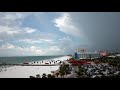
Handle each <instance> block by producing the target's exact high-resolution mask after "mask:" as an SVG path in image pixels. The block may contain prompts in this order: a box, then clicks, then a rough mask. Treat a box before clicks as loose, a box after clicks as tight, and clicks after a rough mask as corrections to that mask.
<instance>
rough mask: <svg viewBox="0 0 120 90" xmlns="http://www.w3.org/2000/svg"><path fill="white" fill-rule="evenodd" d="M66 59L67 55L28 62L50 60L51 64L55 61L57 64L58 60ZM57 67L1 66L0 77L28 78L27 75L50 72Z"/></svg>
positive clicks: (40, 62) (42, 62) (43, 62)
mask: <svg viewBox="0 0 120 90" xmlns="http://www.w3.org/2000/svg"><path fill="white" fill-rule="evenodd" d="M67 59H69V56H64V57H59V58H54V59H49V60H44V61H37V62H35V63H34V62H30V64H45V63H46V62H47V63H50V62H51V64H53V63H54V62H55V63H56V64H57V63H59V60H60V61H65V60H67ZM51 60H53V61H51ZM58 68H59V66H11V67H7V68H2V71H1V72H0V78H29V76H36V75H37V74H40V75H42V74H43V73H46V74H51V71H55V70H58Z"/></svg>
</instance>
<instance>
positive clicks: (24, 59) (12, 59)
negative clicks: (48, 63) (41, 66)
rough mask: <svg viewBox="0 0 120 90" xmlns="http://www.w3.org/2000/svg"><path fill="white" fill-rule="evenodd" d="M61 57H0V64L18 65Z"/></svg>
mask: <svg viewBox="0 0 120 90" xmlns="http://www.w3.org/2000/svg"><path fill="white" fill-rule="evenodd" d="M57 57H62V56H24V57H0V64H1V63H9V64H18V63H23V62H31V61H41V60H46V59H54V58H57Z"/></svg>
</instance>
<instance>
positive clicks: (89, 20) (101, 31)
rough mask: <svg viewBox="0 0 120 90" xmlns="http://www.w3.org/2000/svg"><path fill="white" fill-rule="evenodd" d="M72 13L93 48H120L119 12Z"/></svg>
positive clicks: (73, 18)
mask: <svg viewBox="0 0 120 90" xmlns="http://www.w3.org/2000/svg"><path fill="white" fill-rule="evenodd" d="M70 15H71V17H72V20H73V21H74V22H75V23H76V26H77V27H80V28H81V27H82V29H83V33H84V35H85V36H86V37H87V38H88V40H89V42H91V43H89V44H90V49H91V50H99V49H102V50H120V48H119V47H120V42H119V38H120V13H119V12H79V13H70ZM89 44H88V46H89Z"/></svg>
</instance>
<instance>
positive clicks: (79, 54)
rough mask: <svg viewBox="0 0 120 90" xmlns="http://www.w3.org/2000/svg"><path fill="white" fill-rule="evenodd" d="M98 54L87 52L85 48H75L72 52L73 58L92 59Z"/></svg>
mask: <svg viewBox="0 0 120 90" xmlns="http://www.w3.org/2000/svg"><path fill="white" fill-rule="evenodd" d="M100 56H101V55H100V52H97V51H95V52H87V51H86V50H85V49H77V50H76V52H75V53H74V58H76V59H94V58H99V57H100Z"/></svg>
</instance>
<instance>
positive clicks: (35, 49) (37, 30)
mask: <svg viewBox="0 0 120 90" xmlns="http://www.w3.org/2000/svg"><path fill="white" fill-rule="evenodd" d="M119 29H120V13H119V12H0V56H31V55H32V56H36V55H37V56H38V55H40V56H42V55H66V54H70V53H73V52H74V51H75V50H76V49H77V48H86V49H87V50H88V51H97V50H109V51H120V48H119V46H120V42H119V38H120V35H119V34H120V30H119Z"/></svg>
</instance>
